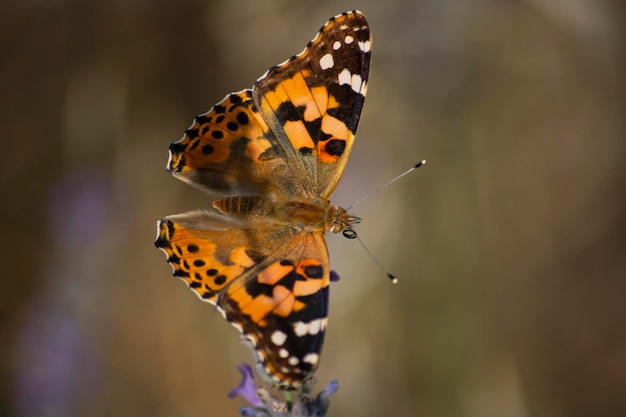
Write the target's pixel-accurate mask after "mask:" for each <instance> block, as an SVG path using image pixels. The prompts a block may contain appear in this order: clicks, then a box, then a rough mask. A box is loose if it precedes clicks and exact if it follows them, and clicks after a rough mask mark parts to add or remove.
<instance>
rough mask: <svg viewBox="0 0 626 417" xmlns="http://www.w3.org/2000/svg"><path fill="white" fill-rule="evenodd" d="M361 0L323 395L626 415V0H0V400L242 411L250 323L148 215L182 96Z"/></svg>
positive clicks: (34, 411) (392, 406) (187, 110)
mask: <svg viewBox="0 0 626 417" xmlns="http://www.w3.org/2000/svg"><path fill="white" fill-rule="evenodd" d="M353 8H358V9H361V10H362V11H363V12H364V13H365V15H366V16H367V18H368V20H369V22H370V25H371V27H372V30H373V35H374V49H373V64H372V71H371V77H370V87H369V95H368V98H367V100H366V105H365V108H364V111H363V114H362V118H361V124H360V126H359V134H358V136H357V141H356V143H355V147H354V150H353V152H352V156H351V159H350V162H349V163H348V166H347V169H346V172H345V175H344V178H343V180H342V182H341V184H340V186H339V187H338V189H337V191H336V192H335V194H334V196H333V202H334V203H335V204H338V205H344V206H347V205H350V204H351V203H353V202H354V201H356V200H358V199H359V198H360V197H362V196H364V195H365V194H367V193H368V192H369V191H371V190H372V189H374V188H375V187H376V186H378V185H380V184H382V183H384V182H386V181H387V180H389V179H391V178H392V177H393V176H395V175H397V174H398V173H400V172H402V171H404V170H405V169H406V168H408V167H410V166H411V165H413V164H414V163H415V162H417V161H419V160H421V159H427V160H428V164H427V165H426V166H425V167H424V168H422V169H420V170H419V171H417V172H416V173H414V174H413V175H411V176H410V177H408V178H405V179H403V180H402V181H401V182H399V183H396V184H394V185H393V186H391V187H389V188H388V189H386V190H385V191H383V192H381V193H380V194H378V195H376V196H375V197H373V198H371V199H370V200H368V201H367V202H365V203H363V204H362V205H360V206H359V207H358V209H357V210H356V214H358V215H360V216H361V217H363V219H364V221H363V223H362V224H361V225H360V226H359V228H358V232H359V234H360V237H361V238H362V239H363V240H364V241H365V243H366V244H367V245H368V246H369V248H370V250H371V251H372V252H373V253H374V254H375V256H376V257H377V259H378V260H379V261H380V262H381V263H382V264H384V265H385V266H386V267H387V268H388V269H389V270H391V271H392V272H394V273H395V274H396V275H397V276H398V277H399V279H400V283H399V284H398V285H396V286H394V285H391V284H390V283H389V282H388V280H387V279H386V277H385V276H384V275H383V274H382V273H381V272H379V271H378V270H377V268H376V267H375V265H374V264H373V263H372V261H371V260H370V259H369V258H368V257H367V255H366V254H365V252H364V251H363V250H362V249H361V247H360V246H359V245H358V244H357V243H356V242H355V241H349V240H346V239H343V238H342V237H341V236H328V244H329V248H330V251H331V261H332V265H333V269H335V270H336V271H337V272H338V273H339V274H340V276H341V281H340V282H338V283H335V284H333V285H332V288H331V292H332V296H331V311H330V327H329V331H328V333H327V342H326V345H325V350H324V352H323V355H322V362H321V367H320V369H319V372H318V374H317V376H318V379H319V383H318V387H317V388H318V389H321V388H323V386H324V385H325V384H326V383H327V382H328V381H329V380H330V379H338V380H339V382H340V390H339V391H338V393H337V394H335V395H334V397H333V399H332V404H331V409H330V415H335V416H392V415H393V416H425V417H430V416H433V417H435V416H436V417H446V416H450V417H453V416H454V417H457V416H459V417H464V416H467V417H474V416H476V417H478V416H480V417H490V416H494V417H495V416H498V417H502V416H512V417H518V416H519V417H525V416H540V417H543V416H546V417H548V416H550V417H560V416H568V417H571V416H590V415H593V416H623V415H626V395H625V394H626V308H625V306H624V299H625V298H626V238H625V235H626V215H625V214H626V164H625V163H624V161H625V158H626V137H625V134H626V121H625V120H626V100H625V99H626V79H625V77H624V76H625V74H626V62H625V61H626V59H625V58H626V55H625V54H624V52H625V48H624V46H625V45H624V43H625V40H626V37H625V29H624V28H625V27H626V26H625V23H626V19H625V17H626V13H625V11H626V9H625V7H624V4H623V3H622V2H620V1H596V0H519V1H503V0H476V1H450V0H448V1H441V0H436V1H435V0H420V1H402V0H388V1H384V2H382V1H376V0H364V1H284V0H283V1H279V0H275V1H264V2H252V1H240V0H235V1H189V0H183V1H177V2H168V1H162V0H158V1H145V0H131V1H113V2H112V1H102V0H94V1H77V0H58V1H54V2H51V1H35V0H26V1H5V2H3V5H2V14H1V15H0V45H1V46H0V95H1V97H0V104H1V106H2V107H1V109H2V110H1V111H0V135H1V139H0V140H1V143H2V154H3V157H2V163H1V164H0V174H1V176H0V181H1V184H2V187H1V189H2V202H1V203H0V210H1V211H0V213H1V215H0V230H1V236H2V239H0V242H1V245H2V246H1V253H2V261H3V262H2V270H3V277H2V281H1V282H2V289H1V291H0V340H1V343H0V415H2V416H16V417H30V416H43V417H56V416H63V417H67V416H111V415H119V416H123V415H127V416H128V415H133V416H153V417H158V416H185V417H187V416H188V417H195V416H221V415H233V416H234V415H238V407H239V405H241V404H243V402H242V401H241V400H240V399H237V400H228V399H227V398H226V394H227V393H228V391H229V390H230V389H231V388H232V387H234V386H236V385H237V383H238V381H239V374H238V372H237V371H236V368H235V367H236V365H237V364H239V363H241V362H250V361H251V355H250V353H249V351H248V349H247V348H246V347H244V346H241V344H240V340H239V336H238V334H237V332H236V331H235V330H234V329H233V328H232V327H231V326H230V325H228V324H227V323H226V322H225V321H224V320H223V319H222V318H221V316H220V315H219V314H214V312H213V309H212V308H211V307H210V306H209V305H208V304H204V303H201V302H200V301H198V299H197V298H196V297H195V295H193V294H192V293H191V292H190V291H189V290H187V289H186V288H185V285H184V284H183V283H182V282H180V281H178V280H176V279H174V278H172V277H171V275H170V268H169V266H168V265H167V264H166V262H165V259H164V256H163V254H162V253H160V252H159V251H157V250H156V249H155V248H154V246H153V240H154V237H155V233H156V230H155V224H156V219H157V218H159V217H161V216H164V215H168V214H174V213H179V212H184V211H187V210H191V209H195V208H200V207H207V206H208V205H209V204H210V199H209V198H208V197H207V196H206V195H203V194H202V193H200V192H198V191H196V190H194V189H192V188H191V187H188V186H187V185H185V184H183V183H182V182H179V181H177V180H176V179H174V178H173V177H171V176H170V175H169V174H168V173H167V172H166V171H165V162H166V159H167V147H168V145H169V143H170V142H172V141H175V140H178V139H179V138H180V137H181V135H182V132H183V131H184V129H185V128H186V127H187V126H188V125H189V124H190V123H191V121H192V118H193V116H194V115H196V114H199V113H203V112H205V111H206V110H208V109H209V107H210V106H211V105H212V104H214V103H215V102H217V101H218V100H220V99H221V98H222V97H223V96H224V95H225V94H226V93H228V92H230V91H236V90H239V89H242V88H244V87H248V86H251V85H252V83H253V81H254V80H255V79H256V78H257V77H258V76H259V75H261V74H262V73H263V72H264V71H265V70H266V69H267V68H268V67H270V66H271V65H273V64H276V63H278V62H281V61H283V60H284V59H285V58H287V57H289V56H290V55H292V54H295V53H297V52H299V51H300V50H301V49H302V48H303V47H304V45H305V44H306V43H307V42H308V40H309V39H311V38H312V37H313V36H314V35H315V33H316V31H317V30H318V28H319V27H320V26H321V25H322V24H323V23H324V22H325V21H326V20H327V19H328V18H329V17H331V16H333V15H335V14H337V13H339V12H341V11H344V10H349V9H353Z"/></svg>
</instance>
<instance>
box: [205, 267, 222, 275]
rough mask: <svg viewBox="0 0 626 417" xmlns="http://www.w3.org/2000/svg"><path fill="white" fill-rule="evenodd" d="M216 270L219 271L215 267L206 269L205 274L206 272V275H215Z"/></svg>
mask: <svg viewBox="0 0 626 417" xmlns="http://www.w3.org/2000/svg"><path fill="white" fill-rule="evenodd" d="M218 272H219V271H218V270H217V269H215V268H211V269H207V270H206V274H207V276H208V277H212V276H215V275H217V273H218Z"/></svg>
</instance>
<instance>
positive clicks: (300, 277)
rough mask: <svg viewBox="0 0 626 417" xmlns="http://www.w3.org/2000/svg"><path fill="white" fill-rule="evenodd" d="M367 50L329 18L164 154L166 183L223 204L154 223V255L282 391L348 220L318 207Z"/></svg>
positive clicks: (294, 370)
mask: <svg viewBox="0 0 626 417" xmlns="http://www.w3.org/2000/svg"><path fill="white" fill-rule="evenodd" d="M371 46H372V39H371V35H370V29H369V26H368V24H367V21H366V20H365V17H364V16H363V15H362V14H361V13H360V12H358V11H351V12H345V13H342V14H340V15H337V16H335V17H333V18H332V19H330V20H329V21H328V23H326V24H325V25H324V26H323V27H322V28H321V29H320V31H319V33H318V35H317V36H316V37H315V39H313V40H312V41H311V42H309V44H308V45H307V47H306V48H305V49H304V51H303V52H301V53H300V54H298V55H296V56H293V57H291V58H289V59H288V60H286V61H285V62H283V63H282V64H279V65H277V66H275V67H272V68H270V69H269V70H268V71H267V72H266V73H265V74H264V75H263V76H261V77H260V78H259V79H258V80H257V81H256V83H255V84H254V86H253V87H252V89H246V90H242V91H240V92H237V93H231V94H228V95H227V96H226V97H225V98H224V99H223V100H222V101H221V102H219V103H218V104H216V105H215V106H213V107H212V108H211V110H209V111H208V112H207V113H205V114H202V115H200V116H197V117H196V118H195V120H194V122H193V124H192V125H191V126H190V127H189V129H187V131H186V132H185V134H184V136H183V138H182V139H181V140H179V141H178V142H175V143H173V144H171V145H170V157H169V161H168V163H167V169H168V171H170V172H171V173H172V174H173V175H174V176H175V177H176V178H178V179H181V180H183V181H185V182H188V183H190V184H192V185H194V186H197V187H200V188H202V189H204V190H208V191H211V192H214V193H220V194H222V197H223V198H222V199H220V200H217V201H214V202H213V207H214V209H213V210H198V211H193V212H189V213H185V214H178V215H174V216H168V217H165V218H163V219H161V220H159V222H158V235H157V240H156V242H155V245H156V246H157V247H158V248H159V249H161V250H162V251H163V252H165V254H166V256H167V261H168V262H169V263H170V265H171V266H172V267H173V270H174V275H175V276H177V277H180V278H182V279H183V280H184V281H185V282H187V284H188V285H189V287H190V288H191V289H192V290H194V291H195V292H196V294H197V295H198V296H200V298H201V299H202V300H204V301H208V302H210V303H212V304H215V305H216V306H217V309H218V310H219V311H220V312H221V313H222V314H223V315H224V316H225V317H226V319H227V320H228V321H229V322H230V323H232V324H233V325H234V326H235V327H236V328H237V329H239V330H240V331H241V332H242V333H243V334H244V335H245V336H246V337H247V338H248V339H249V340H250V341H251V342H252V343H253V344H254V346H255V348H254V349H255V353H256V356H257V359H258V361H259V365H260V369H261V370H262V371H263V372H265V373H266V374H267V375H269V377H270V378H271V380H272V381H274V382H275V383H277V384H280V385H281V386H283V387H294V386H298V385H300V383H301V382H302V381H303V380H304V379H305V378H307V377H308V376H310V375H312V373H313V372H314V371H315V369H316V368H317V365H318V362H319V355H320V351H321V348H322V344H323V341H324V331H325V329H326V323H327V314H328V285H329V280H330V275H331V271H330V266H329V261H328V250H327V248H326V242H325V241H324V237H323V235H324V233H325V232H327V231H332V232H335V233H337V232H340V231H342V230H347V231H351V226H352V225H354V224H356V223H358V222H359V220H360V219H359V218H358V217H355V216H352V215H350V214H348V213H346V211H345V210H344V209H342V208H340V207H336V206H333V205H331V204H330V202H329V201H328V197H329V196H330V195H331V193H332V192H333V190H334V189H335V187H336V186H337V183H338V182H339V179H340V178H341V175H342V173H343V170H344V167H345V165H346V162H347V160H348V155H349V154H350V150H351V148H352V143H353V142H354V135H355V132H356V129H357V124H358V122H359V117H360V114H361V108H362V107H363V101H364V99H365V93H366V92H367V80H368V73H369V66H370V56H371V51H370V48H371Z"/></svg>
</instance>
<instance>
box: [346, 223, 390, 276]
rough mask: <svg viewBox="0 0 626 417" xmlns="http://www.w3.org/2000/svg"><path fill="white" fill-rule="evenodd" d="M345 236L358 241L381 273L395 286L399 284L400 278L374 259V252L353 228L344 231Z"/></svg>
mask: <svg viewBox="0 0 626 417" xmlns="http://www.w3.org/2000/svg"><path fill="white" fill-rule="evenodd" d="M343 235H344V236H345V237H347V238H348V239H356V240H357V241H358V242H359V243H360V244H361V246H362V247H363V249H365V252H366V253H367V254H368V255H369V257H370V259H371V260H372V261H374V263H375V264H376V266H377V267H378V269H380V270H381V271H383V273H384V274H385V275H387V277H388V278H389V280H390V281H391V282H392V283H393V284H397V283H398V278H396V276H395V275H393V274H391V273H389V272H388V271H387V270H386V269H385V267H384V266H382V265H381V263H380V262H378V259H376V258H375V257H374V255H373V254H372V251H370V250H369V248H368V247H367V246H366V245H365V243H363V241H362V240H361V238H360V237H359V236H358V235H357V234H356V231H355V230H354V229H353V228H351V227H347V228H346V229H345V230H344V231H343Z"/></svg>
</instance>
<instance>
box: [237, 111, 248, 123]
mask: <svg viewBox="0 0 626 417" xmlns="http://www.w3.org/2000/svg"><path fill="white" fill-rule="evenodd" d="M237 121H238V122H239V124H240V125H247V124H248V123H250V119H249V118H248V115H247V114H246V113H244V112H239V113H237Z"/></svg>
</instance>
